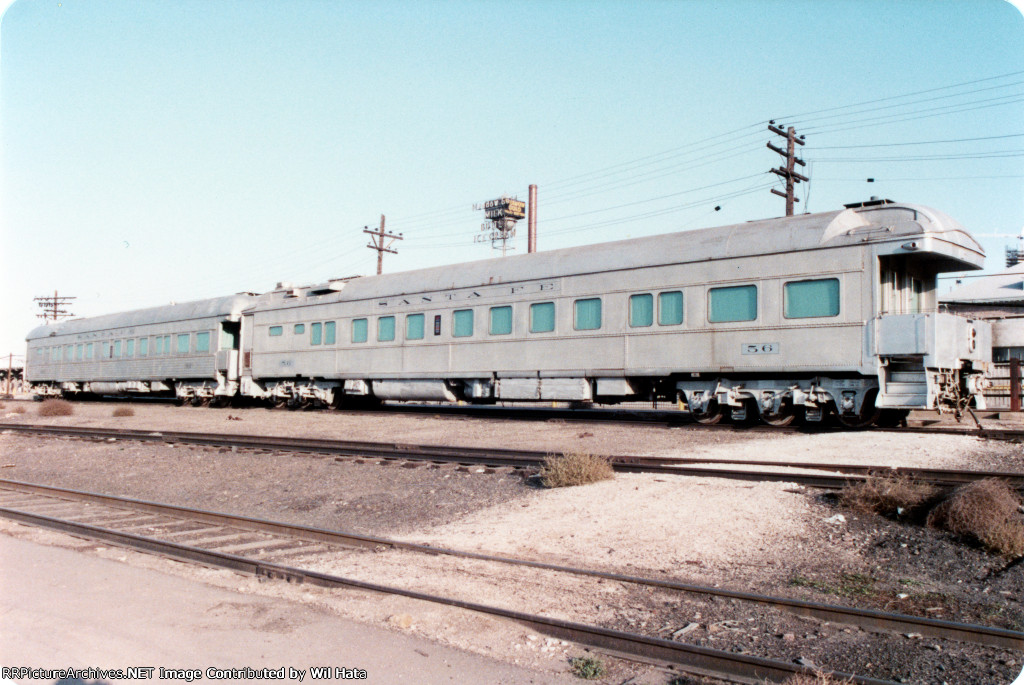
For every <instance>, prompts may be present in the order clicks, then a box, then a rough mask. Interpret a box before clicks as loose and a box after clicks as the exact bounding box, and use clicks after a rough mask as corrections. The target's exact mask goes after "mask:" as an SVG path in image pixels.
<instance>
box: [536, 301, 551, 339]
mask: <svg viewBox="0 0 1024 685" xmlns="http://www.w3.org/2000/svg"><path fill="white" fill-rule="evenodd" d="M553 330H555V303H554V302H537V303H535V304H531V305H530V332H531V333H548V332H550V331H553Z"/></svg>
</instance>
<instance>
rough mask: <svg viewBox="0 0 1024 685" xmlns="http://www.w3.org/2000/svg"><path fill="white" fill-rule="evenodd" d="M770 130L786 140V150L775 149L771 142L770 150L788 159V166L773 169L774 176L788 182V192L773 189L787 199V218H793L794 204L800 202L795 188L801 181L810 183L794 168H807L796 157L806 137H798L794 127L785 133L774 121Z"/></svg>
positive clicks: (773, 191) (769, 126) (770, 124)
mask: <svg viewBox="0 0 1024 685" xmlns="http://www.w3.org/2000/svg"><path fill="white" fill-rule="evenodd" d="M768 130H769V131H771V132H772V133H774V134H775V135H779V136H782V137H783V138H785V139H786V149H785V150H783V149H781V148H777V147H775V146H774V145H772V144H771V143H770V142H769V143H768V148H769V149H770V150H771V151H772V152H777V153H779V154H780V155H782V156H783V157H785V158H786V166H780V167H779V168H778V169H772V173H773V174H777V175H778V176H781V177H782V178H784V179H785V180H786V192H785V193H783V192H782V191H780V190H776V189H775V188H772V193H773V194H774V195H778V196H779V197H784V198H786V216H793V203H795V202H799V201H800V200H798V199H797V198H796V196H795V194H794V189H795V186H796V184H797V183H799V182H800V181H803V182H805V183H806V182H808V181H810V179H809V178H807V177H806V176H804V175H802V174H799V173H797V171H796V167H795V166H794V165H796V164H799V165H800V166H807V165H806V164H805V163H804V160H802V159H797V157H796V146H797V145H803V144H804V140H803V138H804V137H803V136H800V137H799V138H798V137H797V135H796V130H795V129H794V128H793V127H792V126H790V127H789V128H788V129H786V130H785V131H783V130H782V128H780V127H778V126H776V125H775V121H774V120H772V121H769V122H768Z"/></svg>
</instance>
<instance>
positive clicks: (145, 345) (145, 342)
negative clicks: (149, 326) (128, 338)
mask: <svg viewBox="0 0 1024 685" xmlns="http://www.w3.org/2000/svg"><path fill="white" fill-rule="evenodd" d="M147 354H149V338H139V356H140V357H145V356H146V355H147Z"/></svg>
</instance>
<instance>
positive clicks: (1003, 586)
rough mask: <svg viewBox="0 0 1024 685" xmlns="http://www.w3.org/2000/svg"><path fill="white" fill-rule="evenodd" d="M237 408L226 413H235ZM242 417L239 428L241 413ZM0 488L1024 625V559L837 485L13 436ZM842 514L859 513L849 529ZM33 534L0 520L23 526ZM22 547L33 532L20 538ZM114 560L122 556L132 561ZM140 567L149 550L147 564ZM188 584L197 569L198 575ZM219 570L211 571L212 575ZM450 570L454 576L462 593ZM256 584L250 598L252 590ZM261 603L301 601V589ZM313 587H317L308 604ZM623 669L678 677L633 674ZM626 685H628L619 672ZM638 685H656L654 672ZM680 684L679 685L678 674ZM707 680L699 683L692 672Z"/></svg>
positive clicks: (628, 618)
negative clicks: (860, 504)
mask: <svg viewBox="0 0 1024 685" xmlns="http://www.w3.org/2000/svg"><path fill="white" fill-rule="evenodd" d="M13 404H15V403H7V405H8V406H7V407H6V408H5V409H2V410H0V416H2V417H3V420H5V421H19V422H26V423H51V424H71V425H86V426H118V427H125V428H137V429H150V430H186V431H188V430H193V431H221V432H238V433H245V434H272V435H301V436H306V437H334V438H341V439H351V440H387V441H389V442H406V443H425V444H446V445H467V446H470V445H473V446H488V445H500V446H501V447H504V448H510V447H511V448H524V449H541V450H548V451H551V452H560V451H589V452H594V453H600V454H645V455H663V456H686V457H698V458H709V459H713V458H730V459H743V458H750V459H776V460H780V461H783V460H789V461H794V462H799V461H808V462H809V461H814V462H821V461H834V462H836V463H861V464H872V465H878V466H896V465H899V466H932V467H946V468H956V467H969V466H975V467H978V468H986V469H998V470H1004V471H1021V470H1024V455H1022V448H1021V446H1020V445H1014V444H1009V443H999V442H989V441H985V440H981V439H978V438H975V437H969V436H949V435H937V436H927V435H917V434H913V435H911V434H903V435H900V434H894V433H856V434H853V433H824V434H805V433H786V434H772V433H767V432H754V431H737V430H730V429H725V430H704V429H689V428H687V427H685V426H683V427H676V428H669V427H666V426H654V425H623V424H609V423H598V422H585V423H581V422H575V421H562V420H559V421H529V422H527V421H502V420H499V419H480V418H466V417H462V416H454V417H453V416H444V415H440V416H435V415H433V414H428V415H423V414H415V415H410V414H387V413H384V414H378V413H374V414H366V413H360V414H352V415H346V414H343V413H333V412H331V413H326V412H299V413H291V412H281V411H269V410H264V409H244V410H238V409H222V410H212V409H193V408H175V407H167V406H160V405H145V404H134V405H132V406H133V408H134V409H135V416H133V417H128V418H118V419H115V418H113V417H112V416H111V414H112V410H113V408H114V407H115V406H119V405H112V404H109V403H86V404H76V406H75V410H76V411H75V415H74V416H71V417H60V418H48V419H47V418H42V417H39V416H37V415H35V413H34V412H35V410H36V408H37V407H38V405H27V406H28V409H29V411H28V412H27V413H25V414H14V413H12V412H10V411H9V410H10V408H11V405H13ZM229 416H230V417H233V418H231V419H230V420H229V418H228V417H229ZM234 417H237V418H238V419H240V420H236V419H235V418H234ZM0 467H2V468H0V477H4V478H9V479H14V480H24V481H30V482H40V483H46V484H52V485H59V486H64V487H71V488H77V489H82V490H93V491H98V492H104V493H109V494H116V495H123V496H129V497H136V498H140V499H150V500H155V501H160V502H167V503H172V504H178V505H182V506H195V507H201V508H206V509H212V510H217V511H226V512H231V513H238V514H244V515H248V516H256V517H260V518H268V519H275V520H283V521H290V522H295V523H301V524H305V525H311V526H318V527H324V528H334V529H341V530H346V531H353V532H361V533H369V534H374V535H380V536H385V537H397V538H401V539H405V540H412V541H417V542H426V543H430V544H434V545H440V546H445V547H451V548H456V549H467V550H474V551H483V552H488V553H492V554H504V555H509V556H517V557H524V558H530V559H540V560H545V561H551V562H556V563H561V564H567V565H574V566H584V567H590V568H599V569H604V570H612V571H616V572H618V573H625V574H631V575H645V576H657V577H669V578H674V579H677V580H681V581H684V582H690V583H697V584H706V585H718V586H721V587H729V588H731V589H737V590H747V591H753V592H762V593H766V594H775V595H784V596H791V597H799V598H806V599H813V600H817V601H827V602H831V603H838V604H851V605H857V606H870V607H876V608H884V609H886V610H892V611H904V612H907V613H917V614H923V615H929V616H933V617H936V618H943V619H947V620H957V621H967V622H979V623H985V624H989V625H996V626H1001V627H1006V628H1012V629H1015V630H1024V607H1022V605H1021V598H1022V597H1024V564H1019V565H1017V566H1014V567H1010V568H1008V569H1006V570H1005V571H1003V569H1004V568H1005V567H1006V562H1007V560H1005V559H1001V558H999V557H994V556H992V555H989V554H988V553H986V552H983V551H982V550H979V549H976V548H973V547H970V546H968V545H965V544H963V543H962V542H961V541H959V540H956V539H954V538H953V537H952V536H950V535H947V534H943V533H940V532H937V531H933V530H929V529H927V528H924V527H922V526H920V525H918V524H915V523H912V522H897V521H890V520H887V519H882V518H879V517H874V516H862V515H859V514H855V513H852V512H850V511H845V510H843V509H841V508H840V507H839V505H838V504H837V503H836V501H835V500H834V498H830V497H828V496H826V495H823V494H822V493H821V492H820V491H816V490H809V489H804V488H802V487H799V486H795V485H793V484H786V483H743V482H737V481H727V480H719V479H712V478H685V477H669V476H662V475H658V476H654V475H639V474H620V475H619V476H617V477H616V479H615V480H613V481H606V482H603V483H597V484H592V485H588V486H583V487H577V488H563V489H556V490H547V489H543V488H540V487H538V486H537V485H536V483H535V482H534V481H533V480H529V479H525V480H524V478H523V477H522V476H521V475H519V474H517V473H515V472H512V471H510V470H502V469H499V470H497V471H496V472H493V473H489V472H482V469H475V468H470V469H461V470H460V469H458V468H456V467H447V466H445V467H430V466H422V467H419V468H402V467H400V466H384V465H377V464H376V463H373V462H365V463H357V462H356V461H355V460H343V461H338V460H334V459H326V458H315V457H309V456H293V455H288V454H284V453H249V452H243V451H240V452H232V451H230V450H216V449H203V448H193V447H185V446H177V447H174V446H168V445H149V444H142V443H132V442H121V441H119V442H104V443H96V442H87V441H79V440H67V439H40V438H28V437H23V436H18V435H16V434H0ZM837 514H842V517H841V519H839V518H837V517H836V515H837ZM20 528H21V527H18V526H12V525H11V524H7V523H4V524H2V530H4V531H8V532H11V531H12V530H14V529H19V530H20ZM15 534H18V535H24V534H25V533H24V531H21V532H16V533H15ZM117 554H123V553H120V552H118V553H117ZM136 556H137V555H136ZM308 561H309V565H310V566H313V567H315V568H317V569H318V570H324V571H329V572H332V573H336V574H339V575H348V576H352V577H358V578H362V579H367V580H373V581H374V582H380V583H385V584H393V585H401V586H403V587H415V588H416V589H421V590H423V591H428V592H429V591H436V592H438V593H441V592H442V591H448V592H451V591H453V590H454V591H456V592H459V593H461V594H460V596H462V597H463V598H465V599H468V600H471V601H476V602H482V603H486V604H494V605H498V606H507V607H510V608H517V609H522V610H529V611H538V612H547V613H548V614H549V615H552V616H559V617H563V618H568V619H571V620H580V621H587V622H596V623H599V624H602V625H608V626H611V627H618V628H622V629H627V630H633V631H641V632H647V633H650V634H656V635H660V636H662V637H669V638H670V639H677V640H681V641H685V642H689V643H693V644H698V645H703V646H708V647H714V648H717V649H727V650H732V651H743V652H747V653H752V654H758V655H761V656H765V657H769V658H776V659H784V660H796V659H804V660H805V661H810V662H813V663H815V664H817V665H820V666H822V667H825V668H829V669H837V670H846V671H851V672H857V673H860V674H864V675H871V676H873V677H876V678H886V679H890V680H896V681H897V682H915V683H917V682H920V683H942V682H948V683H1002V682H1006V683H1009V682H1010V681H1012V680H1013V679H1014V677H1015V676H1016V675H1017V673H1019V672H1020V671H1021V667H1022V658H1021V655H1020V654H1013V653H1010V652H1007V651H1004V650H992V649H986V648H977V647H971V646H965V645H961V644H958V643H954V642H948V641H942V640H932V639H927V638H924V639H922V638H919V637H917V636H915V635H913V634H911V635H909V636H902V635H900V636H882V637H879V636H875V635H871V634H868V633H864V632H862V631H860V630H858V629H855V628H850V627H846V626H842V625H840V624H829V623H823V622H820V621H811V620H808V619H802V618H796V617H794V616H791V615H788V614H780V613H778V612H773V611H769V610H765V609H759V608H757V607H751V606H748V605H740V604H735V603H733V602H724V601H721V600H719V601H718V602H709V601H707V600H705V599H699V598H695V597H692V596H690V597H686V596H683V597H681V596H679V595H677V594H672V595H670V594H668V593H665V592H651V591H647V590H639V589H637V588H636V587H635V586H629V585H625V584H619V583H601V582H597V581H592V580H591V581H584V580H581V579H579V578H565V577H554V576H552V575H551V574H549V573H542V572H532V573H524V572H522V571H520V570H510V569H508V568H500V567H494V566H493V565H488V564H484V563H482V562H473V563H470V562H465V561H456V560H453V559H449V558H443V557H442V558H439V557H429V558H422V557H420V558H415V555H411V554H409V553H403V552H388V553H386V554H372V553H341V554H338V555H336V556H334V557H331V558H321V559H312V560H308ZM191 573H198V572H196V571H191ZM206 573H214V572H208V571H203V572H202V574H199V575H203V574H206ZM453 579H455V581H456V582H453ZM246 591H250V590H249V589H247V590H246ZM251 591H258V592H269V593H271V594H274V593H283V594H285V595H287V594H288V593H294V592H295V591H294V589H292V588H289V587H288V586H286V585H282V586H275V585H273V584H254V586H253V589H251ZM298 594H300V595H302V596H303V598H304V599H303V601H309V602H312V603H315V604H318V605H323V606H327V607H329V608H330V609H331V610H332V611H337V612H338V613H340V614H342V615H344V616H349V617H353V618H356V619H358V620H362V621H366V622H369V623H373V624H380V625H384V626H387V627H389V628H390V629H392V630H397V631H403V632H414V633H416V634H418V635H425V636H429V637H431V638H432V639H436V640H439V641H441V642H443V643H445V644H449V645H452V646H457V647H460V648H463V649H469V650H471V651H475V652H478V653H481V654H487V655H489V656H496V657H499V658H502V659H505V660H508V661H509V662H511V663H521V664H524V665H529V666H530V667H531V668H533V667H540V666H542V665H544V667H547V668H551V669H553V670H555V671H557V670H559V669H562V670H564V669H565V668H566V659H567V658H568V657H569V656H572V655H574V654H576V653H578V651H579V650H578V648H576V647H573V646H571V645H564V644H561V643H560V642H558V641H554V642H552V641H551V639H549V638H545V637H544V636H539V635H530V634H528V633H525V632H523V631H522V630H521V629H519V628H518V627H516V626H509V625H505V624H502V623H500V622H496V621H493V620H490V619H483V618H481V617H478V616H475V615H472V614H466V613H465V612H455V611H453V610H449V609H444V608H439V607H435V606H431V605H424V604H422V603H416V604H417V605H416V606H415V607H413V608H410V607H409V606H408V602H407V600H400V599H397V598H383V599H382V598H380V597H378V596H374V597H368V596H366V595H362V594H360V593H344V594H345V596H344V597H338V596H337V594H338V593H333V594H332V593H326V592H321V591H318V590H316V589H305V590H302V592H300V593H298ZM305 595H309V597H308V598H305ZM616 669H617V670H615V672H613V674H612V678H611V679H609V680H608V682H622V681H623V680H624V679H625V678H627V677H634V676H635V677H640V678H644V679H645V680H644V682H667V678H666V677H664V676H663V674H659V673H655V672H650V671H645V670H643V669H640V670H637V669H634V668H632V667H629V666H627V665H623V664H618V665H617V666H616ZM615 678H618V680H615ZM638 682H639V681H638ZM680 682H682V681H680ZM692 682H697V681H696V680H694V681H692Z"/></svg>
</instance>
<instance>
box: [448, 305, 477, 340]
mask: <svg viewBox="0 0 1024 685" xmlns="http://www.w3.org/2000/svg"><path fill="white" fill-rule="evenodd" d="M471 335H473V310H472V309H457V310H455V311H454V312H452V336H454V337H456V338H468V337H469V336H471Z"/></svg>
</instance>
